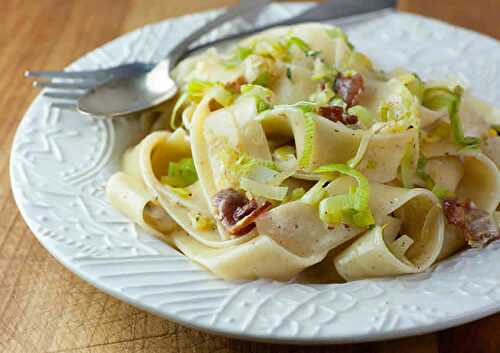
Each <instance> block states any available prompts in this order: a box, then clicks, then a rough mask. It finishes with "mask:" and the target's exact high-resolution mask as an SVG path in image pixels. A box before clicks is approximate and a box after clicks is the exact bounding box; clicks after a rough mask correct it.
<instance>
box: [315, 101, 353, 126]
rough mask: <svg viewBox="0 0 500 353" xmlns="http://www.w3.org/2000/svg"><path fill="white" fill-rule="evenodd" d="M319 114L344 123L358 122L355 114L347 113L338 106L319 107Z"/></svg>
mask: <svg viewBox="0 0 500 353" xmlns="http://www.w3.org/2000/svg"><path fill="white" fill-rule="evenodd" d="M319 115H321V116H323V117H325V118H327V119H328V120H331V121H336V122H341V123H342V124H344V125H353V124H356V123H357V122H358V117H357V116H356V115H351V114H348V113H347V112H345V111H344V109H343V108H342V107H339V106H328V107H320V108H319Z"/></svg>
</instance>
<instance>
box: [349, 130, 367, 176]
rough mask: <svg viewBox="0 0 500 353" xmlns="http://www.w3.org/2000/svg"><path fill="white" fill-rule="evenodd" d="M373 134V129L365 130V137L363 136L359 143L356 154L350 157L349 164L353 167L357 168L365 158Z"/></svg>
mask: <svg viewBox="0 0 500 353" xmlns="http://www.w3.org/2000/svg"><path fill="white" fill-rule="evenodd" d="M372 136H373V134H372V132H371V131H365V132H364V133H363V137H361V142H360V143H359V147H358V150H357V152H356V155H355V156H354V157H352V158H351V159H349V160H348V161H347V165H348V166H349V167H351V168H355V167H356V166H357V165H358V164H359V162H361V160H362V159H363V156H364V155H365V153H366V150H367V148H368V144H369V143H370V140H371V138H372Z"/></svg>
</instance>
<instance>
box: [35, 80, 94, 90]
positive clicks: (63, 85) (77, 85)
mask: <svg viewBox="0 0 500 353" xmlns="http://www.w3.org/2000/svg"><path fill="white" fill-rule="evenodd" d="M95 86H96V83H95V82H50V81H34V82H33V87H36V88H54V89H68V90H71V89H78V90H85V89H90V88H93V87H95Z"/></svg>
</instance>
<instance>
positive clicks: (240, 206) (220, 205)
mask: <svg viewBox="0 0 500 353" xmlns="http://www.w3.org/2000/svg"><path fill="white" fill-rule="evenodd" d="M212 204H213V205H214V207H215V208H216V209H217V214H218V219H219V220H220V221H221V222H222V224H223V225H224V226H225V227H226V228H227V230H228V232H229V233H231V234H233V235H243V234H246V233H248V232H249V231H251V230H252V229H253V228H254V227H255V220H256V219H257V217H258V216H260V215H261V214H262V213H264V212H266V211H267V210H269V209H270V208H271V203H270V202H266V203H264V205H262V206H260V207H259V206H258V204H257V201H255V200H254V199H251V200H249V199H248V198H247V197H246V196H245V195H244V194H243V193H242V192H239V191H237V190H234V189H231V188H228V189H223V190H220V191H219V192H217V193H216V194H215V195H214V196H213V198H212Z"/></svg>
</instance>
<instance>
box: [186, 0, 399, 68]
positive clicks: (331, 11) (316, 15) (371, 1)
mask: <svg viewBox="0 0 500 353" xmlns="http://www.w3.org/2000/svg"><path fill="white" fill-rule="evenodd" d="M396 3H397V1H396V0H329V1H325V2H322V3H319V4H316V5H313V6H311V7H310V8H308V9H307V10H305V11H303V12H300V13H299V14H297V15H295V16H292V17H288V18H285V19H284V20H280V21H275V22H271V23H269V24H266V25H263V26H259V27H255V28H251V29H249V30H246V31H243V32H238V33H234V34H230V35H228V36H224V37H222V38H217V39H215V40H213V41H210V42H206V43H202V44H200V45H197V46H195V47H192V48H189V49H188V50H186V51H185V52H184V55H182V56H181V58H180V59H183V58H184V57H186V56H189V55H191V54H192V53H194V52H197V51H199V50H201V49H205V48H207V47H211V46H214V45H216V44H219V43H222V42H227V41H231V40H236V39H239V38H242V37H248V36H250V35H252V34H255V33H258V32H261V31H264V30H266V29H270V28H273V27H278V26H289V25H294V24H297V23H303V22H309V21H311V22H321V21H327V20H334V19H338V18H344V17H346V18H348V17H349V16H354V15H362V14H368V13H373V14H376V13H378V12H379V11H384V10H387V9H391V8H395V6H396Z"/></svg>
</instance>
